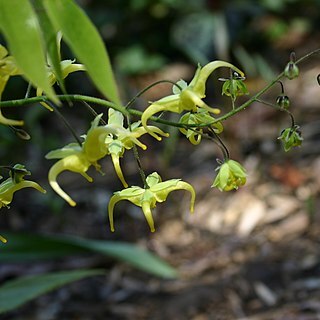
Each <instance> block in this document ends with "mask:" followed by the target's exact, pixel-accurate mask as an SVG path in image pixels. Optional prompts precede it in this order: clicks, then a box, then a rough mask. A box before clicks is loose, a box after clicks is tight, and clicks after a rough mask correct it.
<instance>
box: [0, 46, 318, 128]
mask: <svg viewBox="0 0 320 320" xmlns="http://www.w3.org/2000/svg"><path fill="white" fill-rule="evenodd" d="M318 53H320V48H319V49H316V50H314V51H312V52H310V53H308V54H306V55H304V56H303V57H301V58H300V59H298V60H297V61H296V62H295V63H296V64H300V63H302V62H303V61H304V60H306V59H308V58H309V57H311V56H312V55H314V54H318ZM283 75H284V72H281V73H280V74H279V75H278V76H277V77H276V78H275V79H274V80H273V81H271V82H270V83H269V84H267V85H266V86H265V87H264V88H262V89H261V90H260V91H259V92H257V93H256V94H255V95H254V96H252V97H251V98H250V99H249V100H247V101H246V102H244V103H243V104H242V105H240V106H239V107H237V108H235V109H234V110H231V111H230V112H227V113H226V114H224V115H222V116H220V117H218V118H216V119H215V120H214V121H212V122H210V123H204V124H201V125H199V124H194V125H188V127H189V128H192V127H198V128H200V127H208V126H210V125H212V124H214V123H217V122H221V121H224V120H226V119H228V118H230V117H232V116H233V115H235V114H237V113H238V112H240V111H242V110H244V109H246V108H247V107H248V106H249V105H250V104H252V103H253V102H254V101H257V100H259V98H260V97H261V96H262V95H263V94H264V93H265V92H267V91H268V90H269V89H270V88H271V87H272V86H273V85H274V84H275V83H276V82H278V81H279V80H280V79H281V78H282V77H283ZM318 79H319V78H318ZM166 82H169V81H166ZM171 83H173V82H171ZM174 84H175V83H174ZM175 85H176V86H178V85H177V84H175ZM178 87H179V86H178ZM180 89H181V88H180ZM141 94H142V93H141ZM57 97H58V98H59V99H60V100H62V101H68V100H71V101H86V102H88V103H94V104H98V105H101V106H105V107H107V108H112V109H115V110H117V111H119V112H121V113H122V114H123V115H124V116H128V115H129V114H130V115H133V116H139V117H140V116H141V115H142V113H143V112H141V111H139V110H135V109H131V108H126V107H124V106H120V105H117V104H115V103H112V102H110V101H107V100H104V99H99V98H95V97H90V96H84V95H79V94H75V95H57ZM48 101H49V99H48V98H47V97H46V96H40V97H32V98H25V99H18V100H10V101H0V108H1V107H17V106H23V105H26V104H32V103H36V102H48ZM133 101H134V99H133ZM128 105H129V107H130V105H131V103H130V102H129V103H128V104H127V106H128ZM150 120H152V121H154V122H157V123H162V124H165V125H169V126H174V127H180V128H181V127H186V125H185V124H182V123H177V122H172V121H167V120H164V119H159V118H158V117H155V116H153V117H150Z"/></svg>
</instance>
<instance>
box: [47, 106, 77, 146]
mask: <svg viewBox="0 0 320 320" xmlns="http://www.w3.org/2000/svg"><path fill="white" fill-rule="evenodd" d="M46 102H47V103H48V104H49V105H50V107H51V108H52V109H53V110H54V112H55V113H56V114H57V115H58V116H59V118H60V119H61V120H62V122H63V123H64V124H65V126H66V127H67V128H68V129H69V131H70V132H71V134H72V135H73V137H74V138H75V139H76V140H77V142H78V144H79V146H80V147H82V142H81V140H80V138H79V137H78V135H77V134H76V132H75V131H74V130H73V128H72V126H71V124H70V123H69V122H68V121H67V119H66V118H65V117H64V116H63V115H62V113H61V112H60V111H59V110H58V108H57V107H56V106H55V105H54V104H53V103H52V102H51V101H46Z"/></svg>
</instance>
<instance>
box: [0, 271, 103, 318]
mask: <svg viewBox="0 0 320 320" xmlns="http://www.w3.org/2000/svg"><path fill="white" fill-rule="evenodd" d="M104 273H105V271H104V270H100V269H83V270H75V271H60V272H53V273H47V274H41V275H32V276H24V277H20V278H18V279H14V280H10V281H7V282H6V283H5V284H3V285H2V286H0V313H3V312H6V311H10V310H13V309H15V308H18V307H20V306H21V305H23V304H25V303H26V302H28V301H30V300H32V299H34V298H36V297H38V296H40V295H43V294H45V293H48V292H50V291H53V290H55V289H58V288H60V287H62V286H64V285H67V284H69V283H71V282H74V281H77V280H80V279H83V278H86V277H90V276H97V275H102V274H104Z"/></svg>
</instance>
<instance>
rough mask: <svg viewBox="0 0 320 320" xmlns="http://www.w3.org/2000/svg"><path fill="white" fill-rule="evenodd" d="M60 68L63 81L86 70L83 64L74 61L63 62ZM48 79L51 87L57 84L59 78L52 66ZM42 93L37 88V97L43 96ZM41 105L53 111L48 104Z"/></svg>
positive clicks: (40, 89) (42, 103) (49, 69)
mask: <svg viewBox="0 0 320 320" xmlns="http://www.w3.org/2000/svg"><path fill="white" fill-rule="evenodd" d="M60 67H61V72H62V78H63V79H65V78H66V77H67V76H68V75H69V74H70V73H72V72H76V71H85V70H86V69H85V66H84V65H83V64H77V63H74V60H63V61H61V62H60ZM48 78H49V83H50V85H51V86H53V85H54V84H55V83H56V82H57V77H56V75H55V73H54V72H53V69H52V68H51V67H50V66H48ZM42 93H43V89H42V88H37V92H36V94H37V97H39V96H41V95H42ZM40 103H41V105H43V106H44V107H45V108H47V109H48V110H50V111H53V109H52V108H51V107H50V106H49V105H48V104H47V103H45V102H40Z"/></svg>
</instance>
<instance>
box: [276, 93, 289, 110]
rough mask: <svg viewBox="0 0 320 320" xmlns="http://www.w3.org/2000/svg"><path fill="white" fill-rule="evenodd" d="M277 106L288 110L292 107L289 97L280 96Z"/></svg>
mask: <svg viewBox="0 0 320 320" xmlns="http://www.w3.org/2000/svg"><path fill="white" fill-rule="evenodd" d="M277 105H278V106H279V107H280V108H281V109H288V108H289V106H290V99H289V97H288V96H285V95H283V94H282V95H280V96H278V97H277Z"/></svg>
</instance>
